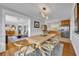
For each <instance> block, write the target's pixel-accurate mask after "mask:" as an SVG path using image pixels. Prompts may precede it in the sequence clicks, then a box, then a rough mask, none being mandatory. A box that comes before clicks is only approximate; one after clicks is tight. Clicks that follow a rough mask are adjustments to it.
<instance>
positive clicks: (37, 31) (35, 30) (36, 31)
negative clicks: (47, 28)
mask: <svg viewBox="0 0 79 59" xmlns="http://www.w3.org/2000/svg"><path fill="white" fill-rule="evenodd" d="M30 21H31V23H30V36H33V35H39V34H42V30H41V25H42V24H44V22H45V20H44V19H36V18H32V17H31V18H30ZM34 21H38V22H40V27H39V28H34Z"/></svg>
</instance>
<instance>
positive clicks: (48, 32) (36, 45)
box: [0, 3, 79, 56]
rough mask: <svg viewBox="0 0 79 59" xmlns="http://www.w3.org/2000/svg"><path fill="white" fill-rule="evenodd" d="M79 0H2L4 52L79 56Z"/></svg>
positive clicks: (0, 25)
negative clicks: (42, 0)
mask: <svg viewBox="0 0 79 59" xmlns="http://www.w3.org/2000/svg"><path fill="white" fill-rule="evenodd" d="M78 10H79V3H0V56H79V11H78Z"/></svg>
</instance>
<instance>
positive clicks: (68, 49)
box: [0, 38, 76, 56]
mask: <svg viewBox="0 0 79 59" xmlns="http://www.w3.org/2000/svg"><path fill="white" fill-rule="evenodd" d="M60 43H63V44H64V48H63V54H62V56H76V54H75V52H74V49H73V47H72V44H71V42H70V41H69V40H68V39H67V40H66V38H65V40H64V39H63V38H61V40H60ZM8 45H9V46H8V50H7V51H5V52H3V53H0V56H11V55H12V53H14V52H15V51H16V50H17V47H15V46H14V45H13V44H12V43H11V42H9V44H8Z"/></svg>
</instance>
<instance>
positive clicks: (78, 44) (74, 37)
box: [70, 4, 79, 56]
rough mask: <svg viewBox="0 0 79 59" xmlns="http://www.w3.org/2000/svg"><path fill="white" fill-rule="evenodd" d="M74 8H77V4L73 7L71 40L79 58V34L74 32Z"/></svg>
mask: <svg viewBox="0 0 79 59" xmlns="http://www.w3.org/2000/svg"><path fill="white" fill-rule="evenodd" d="M74 8H75V4H74V5H73V8H72V13H71V25H70V39H71V42H72V45H73V47H74V50H75V53H76V55H77V56H79V34H77V33H75V32H74V31H75V27H74V26H75V22H74V20H75V17H74Z"/></svg>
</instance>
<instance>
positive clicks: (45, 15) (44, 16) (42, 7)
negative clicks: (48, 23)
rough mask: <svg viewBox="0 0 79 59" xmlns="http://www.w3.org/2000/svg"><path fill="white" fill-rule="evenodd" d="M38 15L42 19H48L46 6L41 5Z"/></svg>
mask: <svg viewBox="0 0 79 59" xmlns="http://www.w3.org/2000/svg"><path fill="white" fill-rule="evenodd" d="M40 14H41V16H42V17H43V18H44V19H48V14H49V8H48V7H47V6H46V5H41V6H40Z"/></svg>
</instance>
